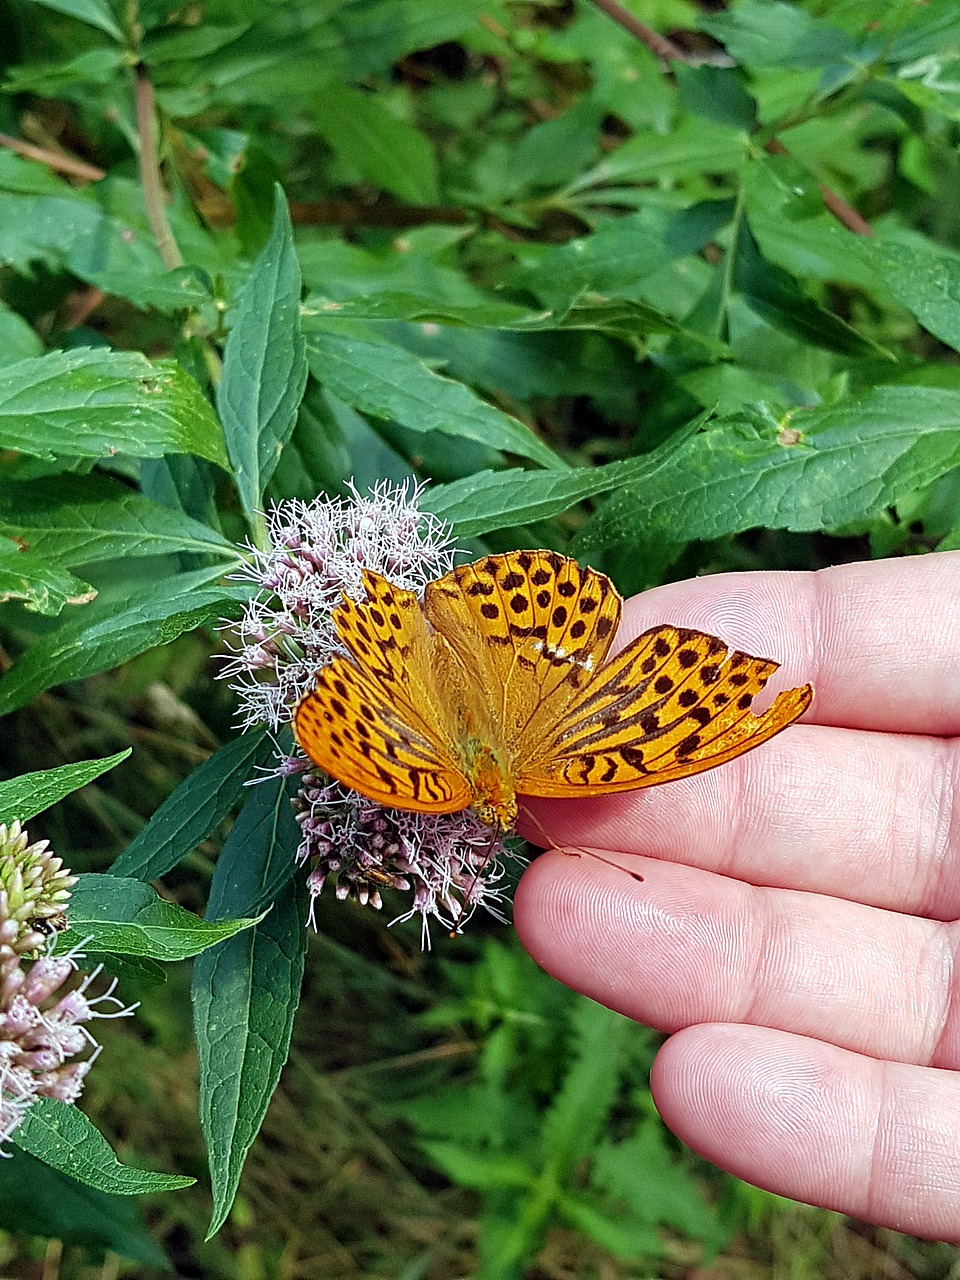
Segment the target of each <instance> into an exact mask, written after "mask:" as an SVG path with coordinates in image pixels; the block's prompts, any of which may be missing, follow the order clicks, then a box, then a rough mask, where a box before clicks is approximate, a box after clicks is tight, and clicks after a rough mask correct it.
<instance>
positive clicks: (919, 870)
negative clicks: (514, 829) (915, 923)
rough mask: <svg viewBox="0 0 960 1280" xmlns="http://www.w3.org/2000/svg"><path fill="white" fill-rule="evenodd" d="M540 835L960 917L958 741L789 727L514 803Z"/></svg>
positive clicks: (557, 842)
mask: <svg viewBox="0 0 960 1280" xmlns="http://www.w3.org/2000/svg"><path fill="white" fill-rule="evenodd" d="M519 830H520V831H521V833H522V834H523V835H524V836H526V837H527V838H528V839H530V840H532V841H533V842H534V843H536V844H544V843H546V844H553V845H554V846H564V845H587V846H590V847H594V848H601V849H617V850H621V851H623V852H625V853H635V854H647V855H651V856H654V857H657V858H664V859H667V860H669V861H671V862H683V863H687V864H689V865H691V866H698V867H703V868H705V869H708V870H711V871H719V872H722V873H723V874H724V875H728V876H737V877H739V878H740V879H743V880H748V881H750V882H751V883H753V884H767V885H778V886H780V887H782V888H792V889H807V890H813V891H816V892H819V893H828V894H834V895H836V896H838V897H843V898H850V899H853V900H856V901H859V902H864V903H870V904H872V905H874V906H882V907H889V908H892V909H894V910H897V911H908V912H912V913H915V914H923V915H932V916H935V917H937V918H938V919H954V918H956V917H957V916H960V742H957V741H951V740H947V739H942V738H923V737H912V736H908V735H899V734H889V733H869V732H858V731H854V730H850V729H834V728H830V727H827V726H821V725H803V724H801V725H795V726H793V727H792V728H789V729H787V730H786V731H785V732H784V733H781V734H779V735H778V736H777V737H776V738H774V739H773V740H772V741H771V742H768V743H765V744H764V745H763V746H762V747H759V748H758V749H757V750H756V751H752V752H749V753H748V754H747V755H744V756H741V757H740V758H739V759H737V760H734V761H731V762H730V763H729V764H726V765H723V766H722V767H721V768H718V769H712V770H710V771H709V772H707V773H702V774H697V775H695V776H693V777H690V778H684V779H681V780H680V781H678V782H670V783H667V784H666V785H664V786H662V787H649V788H646V789H644V790H641V791H635V792H631V793H628V794H625V795H619V796H606V797H602V798H598V799H592V800H591V799H588V800H580V801H577V802H575V803H570V802H569V801H550V800H528V799H525V800H524V801H523V811H522V816H521V821H520V823H519Z"/></svg>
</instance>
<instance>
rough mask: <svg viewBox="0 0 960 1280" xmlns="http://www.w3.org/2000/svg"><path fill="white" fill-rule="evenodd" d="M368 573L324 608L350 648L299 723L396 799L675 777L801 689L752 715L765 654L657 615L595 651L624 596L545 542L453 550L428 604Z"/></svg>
mask: <svg viewBox="0 0 960 1280" xmlns="http://www.w3.org/2000/svg"><path fill="white" fill-rule="evenodd" d="M364 585H365V587H366V590H367V596H368V599H367V600H366V601H364V602H360V603H358V602H356V601H354V600H351V599H349V598H345V599H344V601H343V603H342V605H340V606H339V607H338V608H337V609H336V610H335V611H334V621H335V625H336V629H337V634H338V637H339V639H340V640H341V642H342V643H343V645H344V646H345V647H346V648H347V650H348V651H349V653H350V657H349V658H336V659H335V660H334V661H333V662H331V663H330V664H328V665H327V666H326V667H324V668H323V669H322V670H321V671H320V672H319V673H318V675H317V684H316V687H315V688H314V689H313V690H312V691H311V692H310V693H308V694H307V695H306V696H305V697H304V698H302V699H301V701H300V702H299V704H298V705H297V708H296V711H295V713H294V732H295V734H296V737H297V740H298V742H299V743H300V745H301V747H302V748H303V750H304V751H305V752H306V754H307V755H308V756H309V757H310V758H311V760H313V761H314V763H315V764H318V765H319V766H320V767H321V768H323V769H324V770H326V772H327V773H329V774H330V775H331V776H333V777H335V778H338V779H339V780H340V781H341V782H343V783H344V784H346V785H347V786H350V787H353V788H354V789H355V790H357V791H360V792H362V793H363V794H364V795H366V796H369V797H370V798H371V799H373V800H376V801H378V802H379V803H381V804H384V805H387V806H390V807H396V808H401V809H414V810H419V811H422V812H432V813H452V812H455V811H457V810H460V809H464V808H466V807H467V806H468V805H471V804H472V805H474V806H475V807H476V808H478V811H479V810H480V809H482V808H483V807H484V806H485V804H486V805H487V807H489V802H490V800H491V799H494V801H495V803H496V805H499V806H500V810H499V811H500V812H501V813H502V812H504V811H505V808H508V807H509V804H510V796H511V794H512V791H511V788H512V789H514V790H516V791H519V792H522V793H524V792H525V793H527V794H530V795H541V796H578V795H579V796H589V795H604V794H607V793H610V792H615V791H627V790H632V789H635V788H638V787H646V786H653V785H655V784H657V783H660V782H669V781H671V780H673V779H675V778H683V777H686V776H688V775H689V774H692V773H699V772H701V771H702V770H704V769H710V768H713V767H714V766H715V765H718V764H723V763H725V762H726V761H728V760H733V759H735V758H736V757H737V756H739V755H741V754H743V752H745V751H749V750H751V749H752V748H753V747H755V746H759V745H760V744H761V743H763V742H766V741H767V740H768V739H769V738H771V737H773V735H774V734H776V733H779V732H780V730H781V729H784V728H786V726H787V725H789V724H791V723H792V722H793V721H794V720H796V719H797V718H798V717H799V716H801V715H802V714H803V712H804V711H805V710H806V708H807V707H808V706H809V705H810V701H811V698H812V696H813V690H812V689H811V687H810V685H804V686H802V687H801V688H798V689H791V690H789V691H788V692H786V693H781V694H780V695H779V697H778V698H777V699H776V700H775V701H774V703H773V705H772V706H771V707H770V708H768V710H767V711H765V712H764V713H763V714H762V715H760V716H756V715H754V714H753V712H752V711H751V710H750V704H751V702H752V700H753V698H754V697H755V696H756V694H757V693H758V692H759V691H760V690H761V689H762V688H763V686H764V685H765V684H766V682H767V680H768V679H769V677H770V676H771V675H772V674H773V672H774V671H776V669H777V663H775V662H772V661H770V660H768V659H764V658H754V657H752V656H750V655H749V654H746V653H742V652H740V651H738V650H730V649H728V647H727V646H726V645H725V644H724V643H723V641H722V640H718V639H717V638H716V637H714V636H710V635H706V634H704V633H703V632H699V631H694V630H688V629H684V628H680V627H672V626H662V627H654V628H652V629H651V630H650V631H647V632H645V633H644V634H643V635H641V636H638V637H637V638H636V639H635V640H634V641H632V643H630V644H629V645H627V647H626V648H625V649H623V650H622V651H621V652H620V653H619V654H618V655H617V656H616V657H615V658H613V659H612V660H611V661H609V662H605V658H606V655H607V652H608V650H609V647H610V644H611V642H612V640H613V637H614V635H615V633H616V629H617V626H618V624H619V621H620V610H621V600H620V596H619V595H618V593H617V591H616V590H615V588H614V587H613V584H612V583H611V582H610V580H609V579H608V578H607V577H605V576H604V575H603V574H601V573H597V572H596V571H595V570H593V569H589V568H587V569H584V568H582V567H581V566H580V565H579V564H577V562H576V561H575V560H571V559H568V558H567V557H564V556H561V555H558V554H557V553H555V552H550V551H518V552H511V553H509V554H507V555H498V556H487V557H485V558H484V559H482V560H478V561H477V562H476V563H474V564H468V565H462V566H460V567H458V568H456V569H453V570H452V571H451V572H450V573H447V574H444V576H443V577H442V578H439V579H438V580H437V581H435V582H432V583H430V584H429V585H428V586H427V588H426V592H425V595H424V602H423V606H422V608H421V606H420V603H419V601H418V600H417V597H416V596H415V595H414V594H413V592H410V591H404V590H402V589H400V588H398V587H395V586H393V585H392V584H391V583H389V582H388V581H387V580H386V579H385V578H383V577H382V576H381V575H380V574H378V573H373V572H371V571H365V573H364ZM478 742H479V743H481V744H486V746H488V747H489V748H490V751H491V752H492V753H493V756H495V757H496V761H497V763H496V770H495V772H496V771H499V772H498V773H497V776H496V777H495V778H494V780H493V781H490V782H488V781H487V780H485V778H484V776H483V774H482V771H478V770H476V769H475V768H474V765H473V764H471V763H469V761H471V760H473V759H475V757H474V756H472V755H471V754H470V753H471V752H472V751H474V749H475V746H476V744H477V743H478ZM488 786H489V787H490V788H492V789H493V790H491V791H489V792H488V791H487V790H486V788H487V787H488ZM494 791H495V792H496V795H494ZM485 820H491V819H485Z"/></svg>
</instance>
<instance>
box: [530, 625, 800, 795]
mask: <svg viewBox="0 0 960 1280" xmlns="http://www.w3.org/2000/svg"><path fill="white" fill-rule="evenodd" d="M776 669H777V664H776V663H775V662H771V661H769V660H767V659H764V658H753V657H751V656H750V655H749V654H745V653H741V652H739V651H737V650H733V651H730V650H728V649H727V646H726V645H725V644H724V643H723V642H722V641H721V640H718V639H717V638H716V637H715V636H709V635H706V634H704V633H702V632H697V631H690V630H686V629H683V628H679V627H655V628H653V629H652V630H650V631H647V632H645V633H644V634H643V635H642V636H638V637H637V638H636V640H634V641H633V642H632V643H631V644H629V645H628V646H627V647H626V648H625V649H624V650H623V651H622V652H621V653H619V654H618V655H617V656H616V657H615V658H614V659H613V661H612V662H610V663H608V664H607V665H606V666H605V667H604V668H603V669H602V670H601V671H600V672H599V673H598V674H597V676H596V677H595V678H594V680H593V681H592V682H591V684H590V685H589V687H588V688H586V689H585V690H584V692H583V696H582V697H581V699H580V700H579V701H578V702H577V703H576V704H575V705H574V706H573V707H572V708H571V709H570V710H569V711H568V713H567V715H566V716H565V717H564V718H563V719H562V720H561V721H560V722H559V723H558V724H557V725H556V726H555V729H554V733H553V735H552V737H551V739H550V740H549V742H544V743H543V744H542V748H541V751H540V753H539V758H537V759H536V760H531V761H530V763H529V764H528V766H527V767H526V768H521V769H520V770H519V776H518V779H517V789H518V790H519V791H525V792H527V793H529V794H531V795H554V796H560V795H573V794H578V795H591V794H592V795H601V794H604V793H607V792H614V791H621V790H632V789H633V788H635V787H643V786H653V785H655V784H656V783H660V782H669V781H672V780H673V779H675V778H682V777H686V776H688V775H689V774H691V773H699V772H701V771H702V770H704V769H708V768H712V767H713V766H714V765H717V764H723V763H724V762H726V761H727V760H732V759H735V758H736V756H738V755H741V754H742V753H743V752H745V751H749V750H751V749H752V748H753V747H755V746H759V745H760V743H762V742H765V741H766V740H767V739H768V738H771V737H773V735H774V734H775V733H779V731H780V730H781V729H783V728H785V727H786V726H787V725H788V724H791V723H792V722H793V721H794V720H796V719H797V718H798V717H799V716H800V715H802V714H803V712H804V711H805V710H806V708H807V706H809V704H810V699H811V697H812V690H811V688H810V686H809V685H805V686H804V687H803V688H801V689H793V690H790V692H789V693H783V694H781V695H780V696H779V697H778V698H777V700H776V701H775V702H774V704H773V706H771V707H770V708H769V709H768V710H767V711H766V712H764V714H763V715H762V716H756V715H754V714H753V712H752V711H751V710H750V704H751V702H752V701H753V698H754V697H755V695H756V694H757V693H758V692H759V691H760V690H761V689H762V688H763V686H764V685H765V684H766V682H767V680H768V679H769V677H770V676H771V675H772V673H773V672H774V671H775V670H776Z"/></svg>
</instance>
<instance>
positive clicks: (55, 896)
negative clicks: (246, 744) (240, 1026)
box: [0, 822, 132, 1147]
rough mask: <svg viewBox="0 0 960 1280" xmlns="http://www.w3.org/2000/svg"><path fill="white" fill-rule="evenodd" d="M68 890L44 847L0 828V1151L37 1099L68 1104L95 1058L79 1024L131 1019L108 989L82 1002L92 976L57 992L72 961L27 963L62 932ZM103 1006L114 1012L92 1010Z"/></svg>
mask: <svg viewBox="0 0 960 1280" xmlns="http://www.w3.org/2000/svg"><path fill="white" fill-rule="evenodd" d="M75 882H76V877H75V876H72V875H70V873H69V871H67V870H66V869H65V868H64V867H63V864H62V862H61V861H60V859H59V858H54V857H53V856H52V855H51V854H50V853H49V852H48V850H47V842H46V841H40V842H38V843H37V844H34V845H30V844H29V843H28V840H27V835H26V832H24V831H22V830H21V828H20V825H19V823H16V822H15V823H12V824H11V825H10V826H9V827H6V826H0V1147H2V1144H3V1143H4V1142H5V1141H6V1140H7V1139H8V1138H9V1137H10V1135H11V1134H12V1133H13V1132H14V1131H15V1129H16V1128H17V1126H18V1125H19V1124H20V1122H21V1121H22V1120H23V1118H24V1116H25V1115H26V1113H27V1111H28V1110H29V1109H30V1107H31V1106H32V1105H33V1103H34V1102H35V1101H36V1099H37V1098H41V1097H44V1098H59V1099H60V1100H61V1101H63V1102H71V1103H72V1102H75V1101H76V1100H77V1098H78V1097H79V1096H80V1093H81V1090H82V1087H83V1079H84V1077H85V1076H86V1074H87V1072H88V1071H89V1069H90V1063H91V1062H92V1061H93V1059H94V1058H95V1057H96V1054H97V1053H98V1051H99V1050H98V1046H97V1044H96V1041H95V1040H94V1038H93V1036H92V1035H91V1033H90V1030H89V1028H88V1027H87V1026H86V1025H85V1024H86V1023H88V1022H90V1021H91V1020H92V1019H93V1018H98V1017H110V1016H122V1015H125V1014H128V1013H131V1012H132V1009H125V1008H123V1006H122V1005H121V1003H120V1001H119V1000H117V999H116V998H115V996H114V995H113V988H114V986H115V985H116V984H115V983H112V984H111V985H110V986H109V987H108V988H107V990H106V991H105V992H104V993H103V994H102V995H100V996H98V997H96V998H95V999H94V1000H90V999H89V998H88V996H87V990H88V988H89V986H90V984H91V982H92V981H93V979H94V978H95V977H96V976H97V974H98V973H99V972H100V970H99V969H97V970H95V971H94V973H92V974H89V975H88V976H87V977H86V978H84V979H83V980H82V981H81V983H80V984H79V986H66V985H65V984H67V983H68V982H70V981H71V980H72V978H73V975H74V974H75V973H76V971H77V962H78V960H79V959H81V958H82V957H81V956H80V955H79V953H77V952H74V953H72V954H71V955H67V956H52V955H49V954H41V955H39V957H38V958H33V959H32V958H31V956H32V955H33V956H35V955H36V953H37V952H38V951H39V950H40V948H42V947H43V946H44V945H46V944H47V943H48V942H49V935H50V934H51V933H55V932H57V931H58V930H59V929H61V928H64V927H65V925H66V918H65V917H64V914H63V912H64V907H65V906H66V904H67V902H68V900H69V897H70V886H71V885H73V884H74V883H75ZM104 1003H106V1004H109V1005H111V1006H115V1007H112V1008H111V1009H110V1011H109V1012H105V1011H103V1010H100V1009H97V1008H95V1006H96V1005H100V1004H104ZM91 1050H92V1052H89V1051H91ZM79 1054H87V1055H88V1056H87V1057H85V1058H78V1055H79Z"/></svg>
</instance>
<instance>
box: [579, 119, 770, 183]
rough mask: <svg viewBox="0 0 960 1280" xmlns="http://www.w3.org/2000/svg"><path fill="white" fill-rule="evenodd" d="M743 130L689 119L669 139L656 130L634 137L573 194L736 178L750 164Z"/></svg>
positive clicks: (582, 179) (590, 173) (585, 176)
mask: <svg viewBox="0 0 960 1280" xmlns="http://www.w3.org/2000/svg"><path fill="white" fill-rule="evenodd" d="M748 146H749V138H748V136H747V134H746V133H745V132H744V131H743V130H742V129H732V128H731V127H730V126H729V125H726V124H714V123H712V122H711V121H708V120H703V119H699V118H697V117H685V118H683V119H682V120H681V121H680V123H679V124H678V125H677V127H676V129H674V131H673V132H672V133H669V134H667V135H666V137H664V136H663V135H662V134H659V133H654V132H653V130H643V131H641V132H639V133H636V134H634V136H633V137H632V138H630V139H629V141H627V142H624V143H623V144H622V145H621V146H619V147H618V148H617V149H616V151H614V152H612V153H611V154H610V155H608V156H605V157H604V159H603V160H601V161H600V163H599V164H597V165H594V167H593V168H592V169H589V170H588V171H587V172H586V173H585V174H583V175H581V177H579V178H577V179H576V181H575V182H572V183H570V185H569V186H568V187H567V194H568V195H572V194H575V193H576V192H581V191H585V190H587V189H589V188H591V187H600V186H609V185H610V184H611V183H624V182H631V183H632V182H662V181H664V180H667V179H671V178H686V177H692V176H699V175H701V174H703V173H735V172H736V171H737V170H738V169H739V168H740V167H741V166H742V165H743V164H744V163H745V162H746V160H747V149H748Z"/></svg>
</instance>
